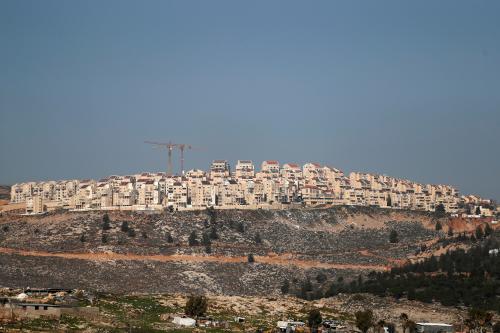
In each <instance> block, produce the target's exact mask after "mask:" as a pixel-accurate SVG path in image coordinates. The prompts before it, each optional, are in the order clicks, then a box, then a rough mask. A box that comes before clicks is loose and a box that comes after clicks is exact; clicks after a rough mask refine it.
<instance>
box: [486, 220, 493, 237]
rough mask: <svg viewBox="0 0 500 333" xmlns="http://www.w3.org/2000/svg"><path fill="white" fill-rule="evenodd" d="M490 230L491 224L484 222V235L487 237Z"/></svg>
mask: <svg viewBox="0 0 500 333" xmlns="http://www.w3.org/2000/svg"><path fill="white" fill-rule="evenodd" d="M492 232H493V229H491V226H490V225H489V224H488V223H486V225H485V226H484V235H485V236H486V237H488V236H489V235H491V233H492Z"/></svg>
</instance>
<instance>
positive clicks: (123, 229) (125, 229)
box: [120, 221, 128, 232]
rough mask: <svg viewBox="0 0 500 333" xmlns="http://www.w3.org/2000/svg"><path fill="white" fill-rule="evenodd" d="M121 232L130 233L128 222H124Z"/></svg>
mask: <svg viewBox="0 0 500 333" xmlns="http://www.w3.org/2000/svg"><path fill="white" fill-rule="evenodd" d="M120 230H121V231H123V232H127V231H128V222H127V221H123V222H122V226H121V228H120Z"/></svg>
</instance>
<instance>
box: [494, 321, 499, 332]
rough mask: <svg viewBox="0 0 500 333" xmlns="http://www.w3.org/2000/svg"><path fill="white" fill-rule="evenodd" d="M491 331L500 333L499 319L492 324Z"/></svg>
mask: <svg viewBox="0 0 500 333" xmlns="http://www.w3.org/2000/svg"><path fill="white" fill-rule="evenodd" d="M493 333H500V321H497V322H496V323H495V325H493Z"/></svg>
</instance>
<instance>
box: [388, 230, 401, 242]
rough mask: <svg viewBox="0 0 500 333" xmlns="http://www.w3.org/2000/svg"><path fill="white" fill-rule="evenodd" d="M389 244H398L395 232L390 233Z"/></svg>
mask: <svg viewBox="0 0 500 333" xmlns="http://www.w3.org/2000/svg"><path fill="white" fill-rule="evenodd" d="M389 242H391V243H397V242H399V239H398V232H397V231H396V230H391V233H390V234H389Z"/></svg>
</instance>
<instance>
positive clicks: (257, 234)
mask: <svg viewBox="0 0 500 333" xmlns="http://www.w3.org/2000/svg"><path fill="white" fill-rule="evenodd" d="M254 239H255V243H256V244H262V239H261V238H260V234H259V233H256V234H255V237H254Z"/></svg>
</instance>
